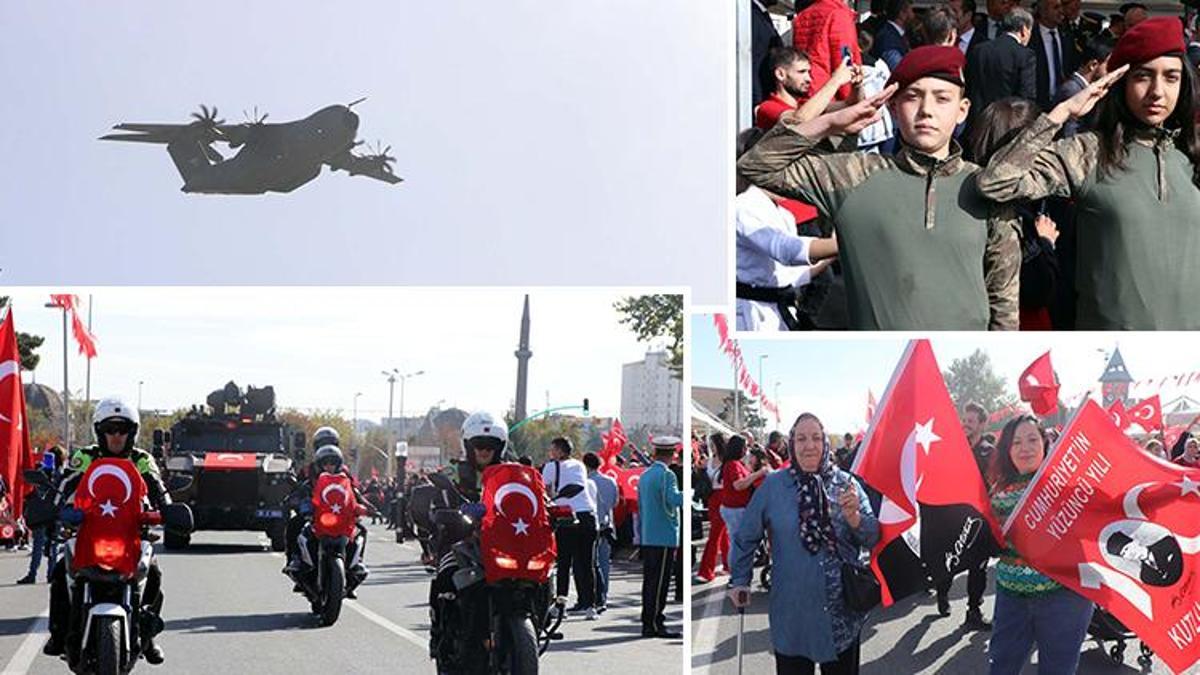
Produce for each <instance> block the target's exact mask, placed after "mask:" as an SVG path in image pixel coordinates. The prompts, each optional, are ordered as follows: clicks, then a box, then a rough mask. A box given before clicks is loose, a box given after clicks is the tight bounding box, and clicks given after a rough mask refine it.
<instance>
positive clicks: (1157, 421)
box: [1129, 394, 1163, 431]
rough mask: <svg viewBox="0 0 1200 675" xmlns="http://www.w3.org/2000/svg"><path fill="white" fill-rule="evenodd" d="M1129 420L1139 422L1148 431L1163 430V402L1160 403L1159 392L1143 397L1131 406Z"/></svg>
mask: <svg viewBox="0 0 1200 675" xmlns="http://www.w3.org/2000/svg"><path fill="white" fill-rule="evenodd" d="M1129 420H1130V421H1131V422H1137V423H1138V424H1139V425H1141V427H1142V428H1143V429H1145V430H1146V431H1153V430H1154V429H1160V430H1161V429H1162V428H1163V417H1162V404H1161V403H1159V400H1158V394H1155V395H1153V396H1151V397H1150V398H1147V399H1142V400H1141V401H1138V402H1137V404H1136V405H1134V406H1133V407H1132V408H1130V409H1129Z"/></svg>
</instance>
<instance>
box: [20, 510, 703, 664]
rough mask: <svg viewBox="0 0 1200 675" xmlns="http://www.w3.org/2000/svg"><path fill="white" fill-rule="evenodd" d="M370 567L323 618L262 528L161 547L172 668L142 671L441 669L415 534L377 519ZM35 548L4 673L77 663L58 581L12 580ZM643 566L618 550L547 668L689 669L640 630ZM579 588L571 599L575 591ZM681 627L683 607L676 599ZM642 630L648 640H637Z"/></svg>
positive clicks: (676, 643) (672, 618)
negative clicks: (54, 642)
mask: <svg viewBox="0 0 1200 675" xmlns="http://www.w3.org/2000/svg"><path fill="white" fill-rule="evenodd" d="M370 530H371V535H370V537H371V539H370V543H369V544H368V546H367V564H368V567H369V568H370V570H371V576H370V577H368V578H367V580H366V581H365V582H364V584H363V585H362V586H361V587H360V588H359V589H358V600H357V601H347V602H346V605H345V607H344V608H343V610H342V615H341V617H340V618H339V619H338V622H337V623H336V624H335V625H333V626H331V627H328V628H321V627H319V626H318V624H317V621H316V619H315V617H313V616H312V615H311V614H309V612H308V603H307V602H306V601H305V600H304V598H303V597H302V596H300V595H298V594H294V593H292V592H291V582H290V581H289V580H288V579H287V578H286V577H285V576H284V575H283V574H281V573H280V569H281V568H282V567H283V563H284V561H283V557H282V554H280V553H272V552H271V551H270V548H269V546H268V545H267V542H266V538H265V537H264V536H261V535H258V534H256V533H253V532H200V533H197V534H196V535H195V536H194V537H193V540H192V541H193V545H192V546H191V547H190V548H189V549H187V550H186V551H179V552H176V551H162V550H160V551H159V560H160V565H161V566H162V570H163V577H164V582H163V584H164V593H165V596H166V604H165V607H164V610H163V614H164V618H165V620H166V630H165V631H164V632H163V633H162V634H161V635H160V636H159V643H160V644H161V645H162V647H163V649H164V650H165V651H166V657H167V661H166V663H165V664H164V665H163V666H161V667H158V668H156V667H154V666H151V665H149V664H147V663H146V662H144V661H143V662H140V663H139V664H138V666H137V667H136V668H135V672H155V671H157V672H169V673H173V674H174V673H203V674H204V675H213V674H214V673H243V672H255V673H288V674H289V675H294V674H295V673H306V672H353V673H389V674H394V673H396V672H406V673H407V672H411V673H422V672H428V673H432V672H434V666H433V661H431V660H430V659H429V648H428V626H429V611H428V607H427V599H428V588H429V575H428V574H427V573H426V572H425V569H424V567H423V566H422V565H421V564H420V563H419V562H418V558H419V548H418V547H417V545H416V543H415V542H409V543H406V544H403V545H398V544H396V543H395V541H394V538H393V537H392V533H391V532H390V531H387V530H385V529H384V528H383V526H382V525H378V526H371V528H370ZM27 556H28V553H26V552H17V551H12V552H6V551H3V550H0V673H2V674H3V675H9V674H10V673H11V674H13V675H16V674H23V673H64V672H68V671H67V667H66V664H65V662H62V661H60V660H58V659H52V658H49V657H46V656H43V655H42V654H41V648H42V644H43V643H44V642H45V639H46V636H47V633H46V629H45V619H44V615H45V614H46V611H47V610H46V606H47V600H48V589H49V587H48V586H47V585H45V584H44V583H41V580H42V579H44V574H45V572H44V569H43V571H42V574H41V575H39V583H38V584H36V585H30V586H16V585H14V584H13V581H15V580H16V579H17V578H18V577H20V576H23V575H24V573H25V570H26V569H27V567H28V557H27ZM640 584H641V566H640V563H638V562H637V561H636V560H635V561H622V560H618V561H614V568H613V590H612V592H611V593H610V594H609V610H608V611H607V612H606V613H605V614H604V615H602V616H601V617H600V618H599V619H598V620H596V621H585V620H584V619H583V617H582V616H571V617H568V619H567V620H566V621H565V622H564V623H563V626H562V628H561V630H562V632H563V633H564V635H565V638H564V639H563V640H561V641H556V642H554V643H553V644H551V646H550V649H549V650H548V651H547V652H546V654H545V655H544V656H543V657H542V659H541V668H542V669H543V672H549V673H565V672H570V670H571V669H575V668H599V669H600V670H598V671H595V672H605V671H610V669H611V668H612V664H614V663H620V664H622V668H623V669H628V670H629V671H630V672H651V671H652V672H654V673H656V674H658V673H662V674H668V673H680V672H682V660H681V658H680V656H681V653H682V650H683V643H682V641H681V640H670V641H668V640H657V639H649V640H643V639H640V632H641V627H640V624H639V619H638V617H639V613H640V605H641V596H640V588H641V586H640ZM573 600H574V599H572V602H573ZM669 609H670V611H669V612H668V622H669V624H671V625H673V626H675V627H676V628H678V627H679V626H680V624H681V622H682V613H683V612H682V606H681V605H678V604H675V605H672V606H671V607H670V608H669ZM634 638H637V639H634Z"/></svg>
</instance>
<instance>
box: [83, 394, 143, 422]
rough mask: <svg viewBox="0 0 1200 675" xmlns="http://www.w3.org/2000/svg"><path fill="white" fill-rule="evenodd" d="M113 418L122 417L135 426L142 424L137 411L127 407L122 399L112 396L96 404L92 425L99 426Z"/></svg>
mask: <svg viewBox="0 0 1200 675" xmlns="http://www.w3.org/2000/svg"><path fill="white" fill-rule="evenodd" d="M113 417H120V418H122V419H124V420H126V421H128V422H132V423H133V424H140V423H141V418H139V417H138V411H137V409H136V408H134V407H132V406H127V405H125V401H122V400H121V399H120V397H117V396H112V397H110V398H104V399H100V402H99V403H97V404H96V412H94V413H92V424H99V423H101V422H103V421H104V420H106V419H110V418H113Z"/></svg>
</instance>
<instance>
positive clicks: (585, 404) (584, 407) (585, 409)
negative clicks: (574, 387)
mask: <svg viewBox="0 0 1200 675" xmlns="http://www.w3.org/2000/svg"><path fill="white" fill-rule="evenodd" d="M583 414H584V415H587V414H588V400H587V399H586V398H585V399H583Z"/></svg>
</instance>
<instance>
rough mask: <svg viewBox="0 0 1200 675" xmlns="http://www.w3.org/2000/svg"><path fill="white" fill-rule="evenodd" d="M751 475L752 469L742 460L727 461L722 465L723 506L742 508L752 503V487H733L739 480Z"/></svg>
mask: <svg viewBox="0 0 1200 675" xmlns="http://www.w3.org/2000/svg"><path fill="white" fill-rule="evenodd" d="M749 475H750V469H749V468H748V467H747V466H746V465H745V464H742V463H741V462H740V461H731V462H725V463H724V464H722V465H721V493H722V500H721V506H728V507H729V508H731V509H740V508H743V507H745V506H746V505H747V504H749V503H750V489H749V488H746V489H745V490H738V489H737V488H735V487H733V484H734V482H735V481H739V480H741V479H743V478H745V477H746V476H749Z"/></svg>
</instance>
